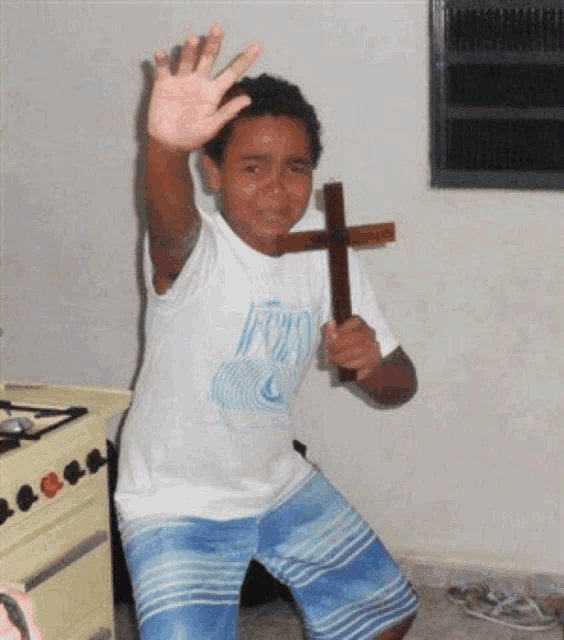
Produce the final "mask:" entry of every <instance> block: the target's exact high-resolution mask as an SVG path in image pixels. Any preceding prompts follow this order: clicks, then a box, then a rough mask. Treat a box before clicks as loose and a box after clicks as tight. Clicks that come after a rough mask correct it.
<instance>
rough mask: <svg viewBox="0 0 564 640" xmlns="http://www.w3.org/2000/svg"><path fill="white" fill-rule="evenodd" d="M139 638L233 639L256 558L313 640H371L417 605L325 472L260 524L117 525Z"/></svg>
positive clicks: (172, 521) (154, 521)
mask: <svg viewBox="0 0 564 640" xmlns="http://www.w3.org/2000/svg"><path fill="white" fill-rule="evenodd" d="M119 527H120V530H121V535H122V541H123V546H124V550H125V556H126V561H127V565H128V567H129V571H130V574H131V581H132V584H133V592H134V598H135V606H136V612H137V620H138V624H139V627H140V634H141V640H149V639H150V640H171V639H172V638H174V640H188V639H190V640H204V639H205V640H210V639H211V638H213V639H214V640H236V639H238V638H239V630H238V613H239V596H240V590H241V586H242V584H243V580H244V578H245V573H246V571H247V568H248V566H249V563H250V561H251V560H252V559H253V558H254V559H255V560H257V561H258V562H260V563H261V564H262V565H264V566H265V567H266V569H267V570H268V571H269V572H270V573H271V574H272V575H273V576H275V577H276V578H277V579H278V580H280V581H281V582H283V583H284V584H286V585H287V586H288V587H289V588H290V590H291V591H292V595H293V596H294V599H295V601H296V603H297V605H298V607H299V610H300V612H301V616H302V619H303V622H304V624H305V631H306V633H307V634H309V635H308V637H310V638H312V640H369V639H371V638H374V636H375V635H377V634H380V633H383V632H384V631H386V630H389V629H391V628H393V627H394V626H396V625H397V624H399V623H401V622H402V621H404V620H407V619H408V618H411V617H413V616H414V615H415V614H416V612H417V610H418V607H419V600H418V597H417V594H416V593H415V591H414V589H413V587H412V586H411V584H410V583H409V581H408V580H407V579H406V578H405V577H404V576H403V575H402V573H401V571H400V569H399V567H398V565H397V564H396V563H395V562H394V560H393V559H392V558H391V556H390V555H389V553H388V552H387V551H386V549H385V547H384V546H383V544H382V543H381V542H380V540H379V539H378V537H377V536H376V534H375V533H374V531H372V530H371V529H370V527H369V526H368V525H367V524H366V522H364V520H363V519H362V518H361V516H360V515H359V514H358V513H357V512H356V511H355V509H354V508H353V507H352V506H351V505H350V504H349V503H348V501H347V500H346V498H345V497H344V495H343V494H342V493H341V492H339V491H338V490H337V489H335V488H334V487H333V486H332V485H331V484H330V483H329V481H328V480H327V479H326V478H325V477H324V476H323V474H322V473H320V472H318V471H316V472H314V473H312V475H310V476H308V477H307V478H306V479H305V481H304V483H303V484H302V485H301V486H300V487H299V488H298V490H297V491H296V492H295V493H294V494H293V495H292V496H291V497H290V498H287V499H285V500H284V501H283V502H282V503H280V504H277V505H275V506H274V507H272V508H270V509H268V510H267V511H265V512H263V513H262V514H260V515H259V516H255V517H251V518H240V519H236V520H226V521H215V520H206V519H204V518H193V517H165V516H159V517H157V518H151V519H148V518H143V519H140V520H135V521H133V522H127V523H126V522H124V521H123V520H122V519H121V518H120V519H119Z"/></svg>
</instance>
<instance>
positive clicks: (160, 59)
mask: <svg viewBox="0 0 564 640" xmlns="http://www.w3.org/2000/svg"><path fill="white" fill-rule="evenodd" d="M155 63H156V65H157V81H161V80H165V79H166V78H168V77H169V76H170V69H169V66H168V55H167V54H166V52H165V51H163V50H162V49H160V50H159V51H157V52H156V53H155Z"/></svg>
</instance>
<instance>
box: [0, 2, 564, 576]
mask: <svg viewBox="0 0 564 640" xmlns="http://www.w3.org/2000/svg"><path fill="white" fill-rule="evenodd" d="M1 11H2V15H1V18H2V29H3V31H2V42H3V55H2V58H3V60H2V64H3V69H2V78H3V80H2V99H3V104H2V118H3V132H2V135H3V158H2V161H3V165H2V172H3V185H2V186H3V198H2V217H1V222H2V226H1V227H0V229H1V232H2V265H1V268H2V271H1V273H2V279H1V296H0V304H1V307H0V313H1V321H0V326H1V327H2V328H3V330H4V335H3V337H2V338H1V339H0V377H1V378H2V379H4V380H7V379H11V380H14V379H16V380H28V381H29V380H31V381H46V382H50V383H60V384H87V385H101V386H118V387H129V385H130V383H131V380H132V377H133V375H134V372H135V369H136V366H137V362H138V356H139V344H140V342H139V335H138V327H139V315H140V310H141V308H142V298H141V297H140V288H139V275H138V248H139V223H138V215H137V212H136V207H135V175H136V167H135V161H136V142H135V130H136V111H137V109H138V107H139V103H140V96H141V93H142V90H143V73H142V70H141V65H142V63H143V61H147V60H152V55H153V51H154V50H155V49H156V48H157V47H169V48H170V47H172V46H174V45H176V44H179V43H180V42H181V41H182V39H183V36H184V34H185V32H186V30H187V29H189V28H192V29H194V30H195V31H196V32H197V33H201V34H203V33H205V32H206V31H207V28H208V26H209V24H210V23H211V22H212V20H218V21H219V22H220V23H221V24H223V26H224V27H225V28H226V31H227V40H226V45H225V49H224V52H223V55H222V59H221V63H226V62H227V61H228V60H229V59H230V58H231V57H232V56H233V55H235V54H236V53H237V52H238V51H239V50H240V49H241V48H242V47H243V46H245V45H246V44H248V43H249V42H251V41H252V40H255V39H257V38H258V39H261V40H262V41H263V43H264V45H265V54H264V55H263V57H262V58H261V60H260V62H259V63H258V64H257V65H256V67H255V68H254V69H253V71H252V72H251V75H255V74H258V73H260V72H262V71H269V72H272V73H276V74H280V75H282V76H285V77H287V78H288V79H290V80H291V81H293V82H296V83H297V84H299V85H300V86H301V87H302V88H303V90H304V93H305V95H306V97H307V98H308V99H310V100H311V101H312V102H313V103H314V104H315V105H316V106H317V107H318V111H319V115H320V117H321V119H322V122H323V123H324V136H323V142H324V146H325V154H324V157H323V161H322V164H321V166H320V168H319V170H318V172H317V178H316V186H317V187H318V188H320V187H321V185H322V184H323V182H325V181H327V180H328V179H329V178H331V177H333V178H338V179H341V180H343V182H344V184H345V198H346V204H347V215H348V221H349V223H352V224H363V223H367V222H372V221H374V222H378V221H387V220H394V221H395V222H396V225H397V231H398V241H397V243H395V244H394V245H392V246H389V247H387V248H386V249H381V250H373V251H366V252H364V253H363V255H364V256H365V260H366V263H367V265H368V267H369V269H370V273H371V277H372V281H373V284H374V287H375V288H376V290H377V292H378V295H379V299H380V301H381V304H382V306H383V308H384V309H385V312H386V315H387V317H388V319H389V321H390V323H391V325H392V327H393V328H394V330H395V331H396V333H397V334H398V336H399V337H400V339H401V342H402V345H403V346H404V348H405V350H406V351H407V352H408V353H409V354H410V355H411V356H412V359H413V360H414V362H415V363H416V366H417V368H418V372H419V378H420V391H419V393H418V395H417V396H416V398H415V399H414V400H413V401H412V402H411V403H409V404H408V405H406V406H405V407H403V408H401V409H398V410H389V411H377V410H375V409H372V408H370V407H368V406H366V405H365V404H364V403H363V402H362V401H361V400H360V399H359V398H357V397H356V396H354V395H352V394H351V393H350V392H349V391H348V390H347V389H343V388H332V387H331V386H330V384H329V380H328V376H327V374H326V373H321V372H318V371H313V372H312V374H311V375H310V376H309V377H308V379H307V380H306V383H305V387H304V389H303V393H302V395H301V398H300V402H299V407H298V411H297V414H298V415H299V418H298V422H299V433H300V436H301V438H302V439H303V440H304V442H305V443H306V444H307V445H308V447H309V449H308V453H310V455H311V458H312V459H313V460H314V461H316V462H319V463H320V464H321V466H322V468H323V469H324V471H325V473H326V474H327V475H328V476H329V477H330V478H331V479H332V480H333V481H334V482H335V483H336V484H337V485H338V486H339V487H340V488H341V489H342V490H343V491H345V493H347V495H348V496H349V498H350V499H351V500H352V501H353V503H354V504H355V505H356V506H357V507H358V508H359V509H360V511H361V512H362V513H363V515H364V516H365V517H366V518H367V520H368V521H369V522H370V523H371V524H372V525H373V526H374V527H375V528H376V529H377V530H378V531H379V532H380V533H381V535H382V537H383V538H384V539H385V540H386V542H387V543H388V544H389V546H390V547H392V548H393V549H394V550H396V551H397V552H398V553H402V554H411V555H412V556H414V557H418V558H421V559H432V558H435V559H437V560H441V561H451V562H454V563H474V564H482V565H484V566H487V567H496V566H497V567H506V568H522V569H529V570H535V571H545V572H556V573H558V572H560V573H564V549H563V546H562V543H561V540H562V532H563V528H562V524H563V518H562V504H563V500H562V496H563V491H562V486H563V485H562V474H561V471H560V468H561V465H560V463H559V462H560V460H562V459H563V457H564V442H563V436H562V431H561V430H560V429H559V428H558V427H559V426H560V425H561V423H562V418H561V415H562V409H563V401H562V397H563V396H562V393H561V392H560V386H561V383H562V380H563V379H564V376H563V366H562V357H561V356H562V347H561V344H562V330H561V325H562V305H561V295H562V294H561V292H562V273H563V271H562V267H563V264H562V255H563V252H562V222H561V220H562V207H563V204H564V198H563V196H562V194H561V193H531V192H506V191H489V190H488V191H469V190H449V191H438V190H431V189H430V188H429V186H428V185H429V168H428V139H427V135H428V132H427V127H428V116H427V114H428V79H427V78H428V35H427V3H425V2H423V1H420V2H401V1H399V0H396V1H393V2H392V1H390V2H361V3H342V4H334V3H321V2H318V3H307V4H302V3H299V2H294V3H288V2H286V3H276V2H268V3H266V2H265V3H248V2H245V3H243V2H241V3H238V2H232V3H230V4H228V3H223V4H212V3H211V2H210V3H195V2H185V3H178V4H172V3H171V4H166V3H158V2H144V3H139V4H136V3H117V2H113V3H112V2H109V1H108V2H97V3H87V2H83V3H80V2H78V3H72V4H71V3H55V4H53V3H46V2H45V3H41V2H36V3H13V4H7V3H4V4H3V5H2V8H1ZM199 199H200V202H201V203H202V205H204V206H207V207H209V206H210V205H211V203H210V201H209V200H208V199H207V198H206V197H205V196H203V195H201V194H200V198H199Z"/></svg>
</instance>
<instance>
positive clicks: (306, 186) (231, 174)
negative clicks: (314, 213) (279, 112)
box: [202, 116, 313, 255]
mask: <svg viewBox="0 0 564 640" xmlns="http://www.w3.org/2000/svg"><path fill="white" fill-rule="evenodd" d="M202 160H203V163H204V169H205V172H206V175H207V178H208V183H209V186H210V187H211V188H212V189H214V190H219V191H221V193H222V199H223V201H222V214H223V216H224V218H225V219H226V221H227V223H228V224H229V226H230V227H231V228H232V229H233V231H234V232H235V233H236V234H237V235H238V236H239V237H240V238H241V240H243V241H244V242H245V243H246V244H248V245H249V246H251V247H253V249H256V250H257V251H260V252H261V253H264V254H267V255H276V239H277V238H278V237H279V236H281V235H284V234H286V233H288V232H289V231H290V229H291V228H292V227H293V226H294V225H295V224H296V223H297V222H298V221H299V220H300V219H301V218H302V216H303V215H304V213H305V211H306V209H307V205H308V203H309V198H310V195H311V189H312V172H313V167H312V158H311V151H310V145H309V138H308V135H307V129H306V125H305V124H304V123H303V122H302V121H301V120H298V119H296V118H290V117H288V116H279V117H274V116H258V117H254V118H245V119H242V120H239V121H238V122H237V123H236V124H235V126H234V128H233V132H232V134H231V138H230V141H229V143H228V144H227V146H226V148H225V152H224V157H223V163H222V164H221V166H219V167H218V166H216V165H215V163H214V162H213V161H212V160H211V159H210V158H209V157H207V156H206V155H205V154H204V155H203V156H202Z"/></svg>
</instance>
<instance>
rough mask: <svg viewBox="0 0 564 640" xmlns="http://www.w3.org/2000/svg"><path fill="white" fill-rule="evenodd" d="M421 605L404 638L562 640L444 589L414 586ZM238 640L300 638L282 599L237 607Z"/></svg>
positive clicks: (119, 619) (122, 630) (122, 623)
mask: <svg viewBox="0 0 564 640" xmlns="http://www.w3.org/2000/svg"><path fill="white" fill-rule="evenodd" d="M418 592H419V595H420V596H421V602H422V608H421V611H420V613H419V616H418V617H417V619H416V620H415V622H414V624H413V626H412V628H411V630H410V632H409V633H408V635H407V637H406V640H474V639H476V640H562V638H563V633H562V628H561V627H556V628H555V629H553V630H551V631H544V632H540V633H533V632H524V631H516V630H513V629H508V628H506V627H502V626H500V625H497V624H493V623H491V622H486V621H482V620H477V619H475V618H470V617H469V616H467V615H466V614H465V613H464V611H462V610H461V608H460V607H459V606H457V605H455V604H452V603H451V602H450V601H449V600H447V599H446V598H445V595H444V589H438V588H431V587H424V586H419V587H418ZM240 628H241V640H303V638H304V636H303V631H302V625H301V622H300V620H299V618H298V617H297V616H296V614H295V612H294V609H293V607H292V605H291V604H289V603H287V602H285V601H284V600H282V599H279V600H274V601H272V602H269V603H267V604H264V605H261V606H258V607H253V608H251V609H241V623H240ZM116 636H117V640H138V639H137V636H136V635H135V632H134V626H133V622H132V618H131V615H130V611H129V610H128V607H127V605H120V606H119V607H118V608H117V610H116Z"/></svg>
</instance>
